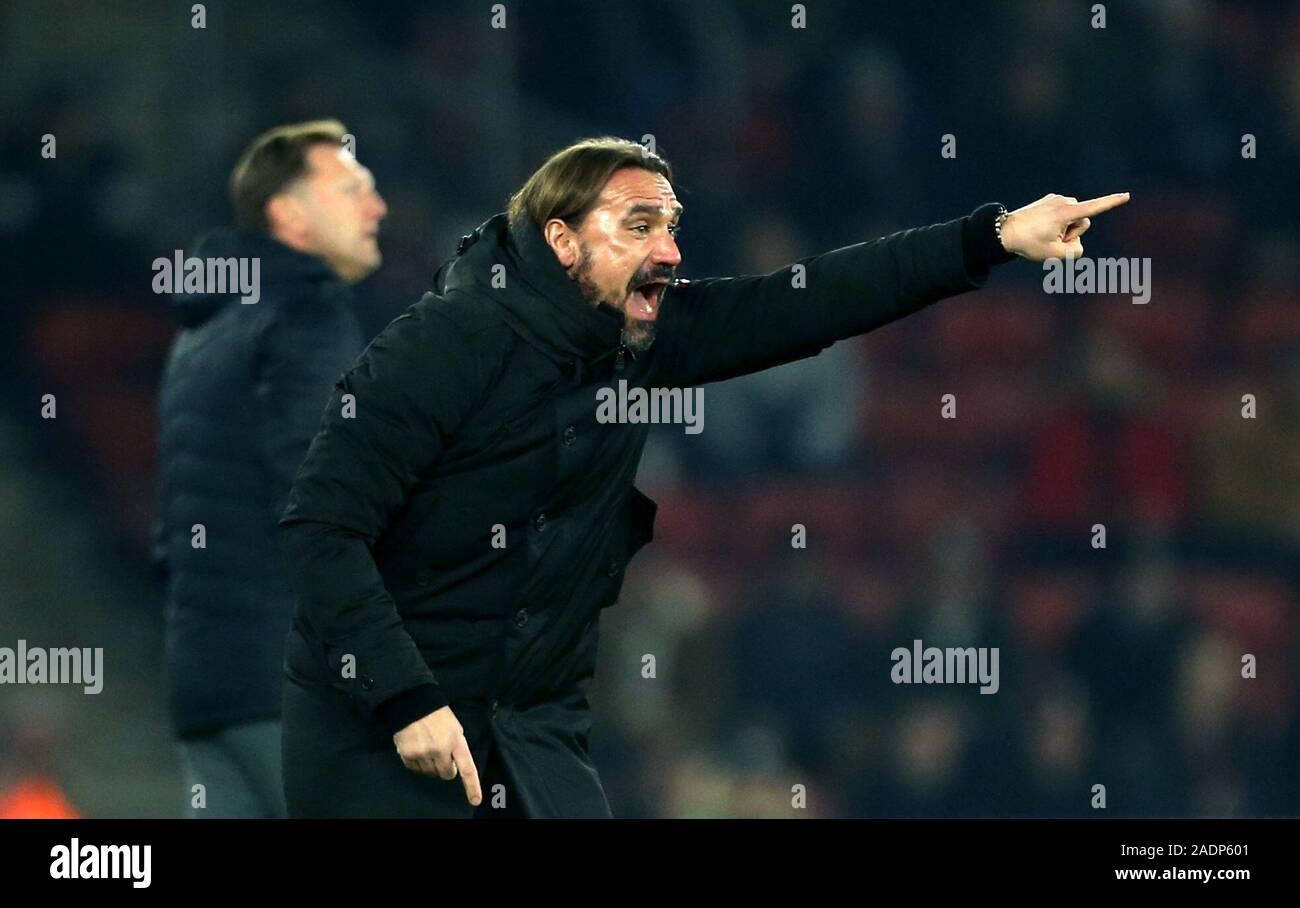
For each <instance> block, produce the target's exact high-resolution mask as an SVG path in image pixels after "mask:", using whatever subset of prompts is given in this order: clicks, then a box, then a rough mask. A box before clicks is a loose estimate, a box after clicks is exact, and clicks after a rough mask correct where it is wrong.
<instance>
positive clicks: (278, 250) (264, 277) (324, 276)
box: [169, 227, 338, 328]
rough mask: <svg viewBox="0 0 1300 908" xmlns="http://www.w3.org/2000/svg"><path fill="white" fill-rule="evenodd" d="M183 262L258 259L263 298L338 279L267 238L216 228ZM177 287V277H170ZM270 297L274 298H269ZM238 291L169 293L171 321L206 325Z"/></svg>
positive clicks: (304, 256) (321, 262) (317, 263)
mask: <svg viewBox="0 0 1300 908" xmlns="http://www.w3.org/2000/svg"><path fill="white" fill-rule="evenodd" d="M183 252H184V254H185V258H187V259H188V258H199V259H208V258H230V257H235V258H244V259H252V258H256V259H258V260H259V261H258V283H259V292H260V294H261V296H262V297H264V298H265V297H266V296H267V295H268V294H267V291H268V290H269V289H270V288H272V287H277V286H283V285H285V284H293V283H321V282H324V281H337V280H338V276H337V275H335V274H334V272H333V271H332V270H331V269H330V267H329V266H328V265H327V264H325V261H324V260H323V259H319V258H316V257H315V256H314V255H307V254H306V253H303V252H298V251H297V250H295V249H290V248H289V247H288V246H286V245H284V244H283V243H281V242H279V241H278V240H274V239H272V238H271V237H269V236H265V235H262V234H256V233H248V232H246V231H242V230H235V229H232V228H226V227H223V228H219V229H217V230H213V231H211V232H209V233H207V234H204V235H203V236H202V237H200V238H199V239H198V240H196V241H195V242H194V244H193V245H192V251H191V250H190V249H187V250H183ZM174 278H175V280H176V282H177V284H178V285H179V283H180V280H181V275H179V274H177V275H174ZM270 295H271V296H272V297H274V294H270ZM239 296H240V294H239V291H238V290H237V289H236V290H233V291H229V290H228V291H227V292H224V293H172V294H170V295H169V301H170V306H171V312H172V315H173V317H174V318H175V319H176V320H177V321H178V322H179V323H180V324H181V325H183V326H184V327H186V328H193V327H195V326H197V325H201V324H203V323H204V322H206V321H207V320H208V319H210V318H212V316H214V315H216V314H217V313H218V312H219V311H221V309H223V308H224V307H225V306H227V305H229V304H230V303H233V302H237V301H238V300H239Z"/></svg>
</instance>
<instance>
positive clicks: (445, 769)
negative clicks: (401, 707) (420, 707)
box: [393, 706, 483, 807]
mask: <svg viewBox="0 0 1300 908" xmlns="http://www.w3.org/2000/svg"><path fill="white" fill-rule="evenodd" d="M393 743H394V744H396V745H397V753H398V754H399V755H400V756H401V758H402V763H403V764H405V765H406V768H407V769H411V770H414V771H415V772H422V773H424V774H425V775H429V776H437V777H438V778H440V779H446V780H447V781H451V780H452V779H454V778H456V775H457V774H458V773H459V775H460V778H461V781H462V782H464V784H465V796H466V797H467V798H468V799H469V802H470V803H471V804H473V805H474V806H475V807H477V806H478V805H479V804H480V803H482V801H483V789H482V787H481V786H480V784H479V778H478V769H477V768H476V767H475V766H474V758H473V757H472V756H470V752H469V743H468V742H467V741H466V740H465V730H464V729H463V728H461V725H460V722H459V721H457V719H456V715H455V713H453V712H452V711H451V707H450V706H444V707H443V708H442V709H439V710H435V711H434V712H431V713H429V715H427V716H425V717H424V718H423V719H419V720H417V721H415V722H412V723H411V724H410V725H408V726H406V727H405V728H403V729H402V730H401V731H399V732H398V733H397V734H395V735H393Z"/></svg>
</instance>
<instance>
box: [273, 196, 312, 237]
mask: <svg viewBox="0 0 1300 908" xmlns="http://www.w3.org/2000/svg"><path fill="white" fill-rule="evenodd" d="M302 218H303V209H302V203H301V202H299V201H298V200H297V199H295V198H294V197H293V196H292V195H291V194H289V193H287V192H281V193H277V194H275V195H273V196H271V197H270V198H269V199H267V200H266V223H267V225H268V226H269V227H270V228H271V232H272V233H278V232H281V231H286V232H293V231H294V230H295V229H296V228H297V227H298V225H299V224H300V223H301V222H302Z"/></svg>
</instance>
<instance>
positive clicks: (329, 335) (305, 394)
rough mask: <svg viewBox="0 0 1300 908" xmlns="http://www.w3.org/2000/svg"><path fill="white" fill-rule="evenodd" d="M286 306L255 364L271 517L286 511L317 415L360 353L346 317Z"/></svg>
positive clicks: (267, 334) (273, 323) (312, 307)
mask: <svg viewBox="0 0 1300 908" xmlns="http://www.w3.org/2000/svg"><path fill="white" fill-rule="evenodd" d="M310 304H315V305H303V301H293V302H291V303H288V304H286V305H285V306H284V307H283V308H282V310H281V311H280V312H277V313H276V316H275V318H274V319H273V320H272V321H271V322H270V324H269V325H268V326H267V329H266V332H265V333H264V335H263V337H262V343H261V350H260V356H259V362H258V378H257V389H256V390H257V394H256V399H257V401H258V404H259V406H260V408H261V411H262V412H261V420H260V426H261V428H260V431H259V440H260V441H261V443H262V445H263V455H264V462H265V463H266V465H267V469H268V470H269V472H270V474H271V477H272V482H273V483H274V487H275V488H276V489H279V490H280V492H279V498H278V499H277V506H276V508H275V514H276V516H277V517H278V516H279V515H280V514H281V513H282V512H283V511H284V507H285V499H286V497H287V496H288V494H289V487H290V486H292V485H293V479H294V477H295V476H296V475H297V473H298V467H299V466H301V465H302V461H303V458H304V457H305V456H306V454H307V446H308V445H310V444H311V440H312V438H313V437H314V436H315V435H316V432H317V430H318V429H319V428H320V427H321V416H322V414H323V412H324V410H325V405H326V403H327V402H328V401H329V399H330V391H331V389H332V388H333V387H334V385H335V383H336V382H337V381H338V379H339V376H341V375H342V374H343V373H344V372H346V371H347V370H348V368H349V367H350V366H351V365H352V364H353V363H354V362H356V359H357V356H358V354H360V353H361V348H362V341H361V334H360V331H359V330H358V329H357V327H356V325H355V323H354V322H352V321H351V319H348V318H342V317H325V316H326V315H333V316H343V315H345V313H341V312H332V311H326V312H322V311H321V310H322V309H323V307H322V306H321V305H320V304H319V301H317V300H314V299H313V300H311V301H310Z"/></svg>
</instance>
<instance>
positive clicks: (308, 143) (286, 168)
mask: <svg viewBox="0 0 1300 908" xmlns="http://www.w3.org/2000/svg"><path fill="white" fill-rule="evenodd" d="M345 135H347V129H346V127H344V125H343V124H342V123H340V122H339V121H338V120H311V121H309V122H307V123H291V124H289V125H286V126H277V127H275V128H274V129H269V130H267V131H266V132H264V133H262V134H261V135H260V136H258V137H257V138H256V139H254V140H253V142H252V144H251V145H249V146H248V148H246V149H245V150H244V153H243V154H242V155H240V156H239V162H238V163H237V164H235V169H234V171H233V172H232V173H231V174H230V203H231V205H232V206H233V207H234V209H235V225H236V226H237V227H240V228H241V229H243V230H253V231H258V232H260V233H269V232H270V224H268V223H267V220H266V202H267V200H268V199H270V198H271V196H273V195H275V194H276V193H279V192H283V191H284V190H285V189H286V188H287V187H288V186H289V184H291V183H293V181H294V180H297V179H298V178H299V177H302V176H304V175H305V174H306V173H307V151H308V150H309V149H310V148H312V147H313V146H315V145H333V146H335V147H336V148H337V147H342V142H343V137H344V136H345Z"/></svg>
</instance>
